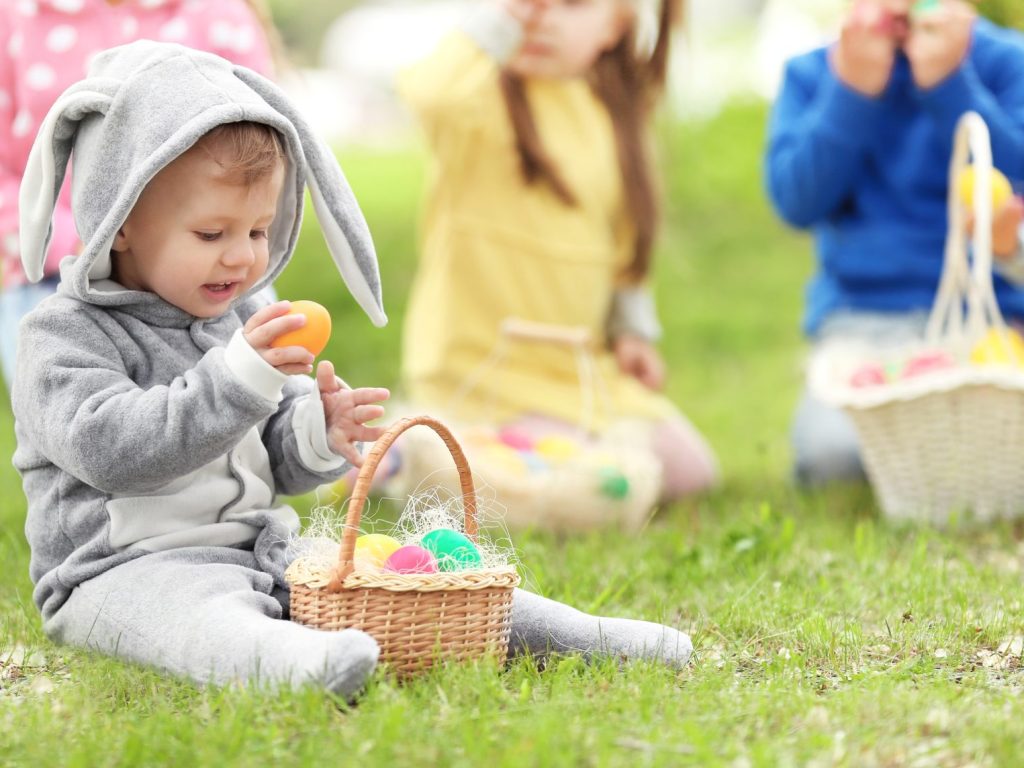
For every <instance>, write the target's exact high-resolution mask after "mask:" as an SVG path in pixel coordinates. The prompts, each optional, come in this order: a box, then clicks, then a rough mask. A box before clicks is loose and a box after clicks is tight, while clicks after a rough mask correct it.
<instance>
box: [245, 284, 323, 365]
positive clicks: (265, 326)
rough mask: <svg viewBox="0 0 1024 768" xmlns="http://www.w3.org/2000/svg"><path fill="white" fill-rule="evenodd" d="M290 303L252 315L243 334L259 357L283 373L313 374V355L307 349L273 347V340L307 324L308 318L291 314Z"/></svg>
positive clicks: (285, 302)
mask: <svg viewBox="0 0 1024 768" xmlns="http://www.w3.org/2000/svg"><path fill="white" fill-rule="evenodd" d="M290 308H291V302H288V301H278V302H275V303H274V304H271V305H269V306H266V307H263V308H262V309H260V310H259V311H257V312H255V313H253V316H252V317H250V318H249V320H248V321H247V322H246V324H245V327H243V328H242V335H243V336H245V340H246V341H247V342H249V346H251V347H252V348H253V349H255V350H256V352H257V353H259V356H260V357H262V358H263V359H264V360H266V361H267V363H269V364H270V365H272V366H274V367H275V368H277V370H279V371H280V372H281V373H286V374H288V375H293V374H300V373H312V371H313V353H312V352H310V351H309V350H308V349H306V348H305V347H277V348H274V347H271V346H270V345H271V343H273V341H274V339H276V338H277V337H278V336H282V335H283V334H286V333H289V332H291V331H294V330H298V329H299V328H301V327H302V326H304V325H305V324H306V317H305V315H299V314H295V315H289V314H288V310H289V309H290Z"/></svg>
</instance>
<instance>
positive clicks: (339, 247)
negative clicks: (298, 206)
mask: <svg viewBox="0 0 1024 768" xmlns="http://www.w3.org/2000/svg"><path fill="white" fill-rule="evenodd" d="M235 75H236V76H237V77H238V78H239V79H240V80H242V81H243V82H244V83H245V84H246V85H248V86H249V87H250V88H252V89H253V90H254V91H255V92H256V93H258V94H259V95H260V97H262V98H263V100H264V101H266V102H267V104H268V105H269V106H270V107H271V108H272V109H274V110H275V111H276V112H277V113H278V114H280V115H281V116H282V117H284V118H285V119H286V120H288V121H289V122H290V123H291V124H292V125H293V126H294V127H295V131H296V133H297V134H298V136H299V141H300V142H301V143H302V153H303V155H304V157H305V161H306V171H307V172H306V183H307V184H308V185H309V191H310V196H311V197H312V199H313V207H314V208H315V209H316V215H317V218H318V219H319V220H320V227H321V229H322V230H323V233H324V239H325V240H326V241H327V248H328V249H329V250H330V252H331V256H332V257H333V258H334V263H335V264H336V265H337V267H338V271H339V272H340V273H341V277H342V279H343V280H344V281H345V285H347V286H348V289H349V292H350V293H351V294H352V296H353V297H354V298H355V300H356V301H357V302H358V303H359V306H361V307H362V308H363V311H364V312H366V314H367V315H368V316H369V318H370V320H371V321H372V322H373V324H374V325H376V326H378V327H380V326H383V325H386V324H387V322H388V318H387V315H385V314H384V301H383V299H382V297H381V286H380V272H379V269H378V266H377V253H376V251H375V250H374V247H373V239H372V238H371V237H370V229H369V227H367V225H366V220H365V219H364V218H363V212H362V211H361V210H360V208H359V203H357V202H356V198H355V195H353V194H352V189H351V188H350V187H349V185H348V181H347V180H346V179H345V175H344V174H343V173H342V171H341V168H340V167H339V166H338V162H337V160H335V159H334V155H333V154H332V153H331V150H330V149H329V148H328V146H327V145H326V144H325V143H324V142H323V141H322V140H321V139H320V138H319V137H318V136H317V135H316V134H315V133H314V132H313V131H312V130H311V129H310V127H309V125H308V124H307V123H306V121H305V119H304V118H303V117H302V116H301V115H300V114H299V113H298V111H297V110H296V109H295V107H293V106H292V104H291V103H290V102H289V101H288V99H287V98H286V97H285V95H284V93H282V91H281V90H280V89H279V88H278V87H277V86H276V85H274V84H273V83H271V82H270V81H269V80H267V79H266V78H264V77H261V76H260V75H258V74H256V73H255V72H253V71H251V70H249V69H245V68H244V67H235Z"/></svg>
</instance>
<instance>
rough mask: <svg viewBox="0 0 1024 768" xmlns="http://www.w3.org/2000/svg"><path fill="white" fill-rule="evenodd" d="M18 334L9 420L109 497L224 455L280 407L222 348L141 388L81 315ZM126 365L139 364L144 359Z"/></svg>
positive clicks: (31, 321) (34, 320) (59, 310)
mask: <svg viewBox="0 0 1024 768" xmlns="http://www.w3.org/2000/svg"><path fill="white" fill-rule="evenodd" d="M51 307H52V308H50V309H49V311H47V312H35V313H32V314H30V315H29V316H28V317H26V319H25V320H24V322H23V323H22V326H21V334H20V339H19V345H18V373H17V381H16V383H15V392H14V400H15V413H16V418H17V419H18V421H19V426H20V428H21V429H22V430H24V434H25V435H27V436H28V438H29V439H30V440H31V441H32V443H33V444H34V445H35V446H36V447H37V448H38V450H39V451H40V452H42V453H43V454H44V455H45V456H47V457H48V458H49V459H50V461H52V462H53V463H54V464H56V465H57V466H59V467H60V468H61V469H63V470H65V471H66V472H68V473H69V474H71V475H73V476H74V477H76V478H79V479H80V480H82V481H84V482H86V483H88V484H89V485H91V486H93V487H95V488H97V489H99V490H101V491H104V492H106V493H145V492H147V491H152V490H155V489H157V488H160V487H162V486H164V485H166V484H167V483H169V482H171V481H172V480H174V479H175V478H179V477H182V476H184V475H186V474H188V473H190V472H193V471H195V470H197V469H199V468H200V467H202V466H204V465H206V464H208V463H209V462H211V461H213V460H214V459H216V458H217V457H219V456H222V455H224V454H225V453H227V452H228V451H229V450H231V448H232V447H233V446H235V445H236V444H237V443H238V441H239V440H240V439H241V438H242V436H243V435H245V433H246V432H247V431H248V430H250V429H251V428H252V427H253V426H255V425H257V424H259V423H260V422H262V421H263V420H264V419H266V418H267V417H268V416H270V415H271V414H273V413H274V412H275V411H276V410H277V407H278V404H277V402H276V400H272V399H268V398H266V397H264V396H262V395H260V394H259V393H257V392H256V391H254V390H252V389H251V388H249V387H247V386H246V385H245V384H244V383H243V382H242V381H240V380H239V379H238V378H237V377H236V376H235V375H234V374H232V373H231V371H230V369H229V368H228V367H227V365H226V363H225V361H224V350H223V348H214V349H211V350H210V351H209V352H208V353H207V354H206V355H205V356H204V357H203V358H202V359H201V360H200V361H199V362H198V364H197V365H196V366H195V367H194V368H191V369H190V370H188V371H185V372H184V373H183V374H182V375H180V376H177V377H175V378H174V379H173V380H172V381H170V382H168V383H167V384H164V385H158V386H153V387H150V388H148V389H142V388H141V387H139V386H138V385H137V384H136V383H135V382H134V381H133V380H132V378H131V376H130V374H129V363H128V362H126V358H127V359H128V360H131V356H132V352H133V350H131V349H120V348H118V345H117V344H115V343H114V341H113V340H112V338H111V337H110V336H108V335H107V333H106V332H105V331H104V329H103V328H102V327H101V326H100V323H99V322H98V320H97V318H96V317H94V316H93V315H92V314H91V313H90V312H89V311H87V310H85V311H83V310H82V309H81V308H80V307H78V306H76V307H68V306H64V307H61V306H56V307H53V305H51ZM138 357H139V359H138V360H131V365H141V364H144V362H145V360H144V356H143V355H141V354H139V355H138Z"/></svg>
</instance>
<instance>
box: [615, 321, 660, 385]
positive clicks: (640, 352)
mask: <svg viewBox="0 0 1024 768" xmlns="http://www.w3.org/2000/svg"><path fill="white" fill-rule="evenodd" d="M612 348H613V350H614V352H615V359H616V361H618V364H619V369H620V370H621V371H622V372H623V373H625V374H627V375H629V376H632V377H633V378H634V379H636V380H637V381H639V382H640V383H641V384H643V385H644V386H645V387H647V388H648V389H652V390H655V391H659V390H660V389H661V388H662V387H663V386H665V362H664V361H663V360H662V359H661V355H660V354H658V350H657V349H655V348H654V345H653V344H651V343H650V342H649V341H647V340H646V339H641V338H640V337H639V336H630V335H628V334H627V335H624V336H619V337H617V338H616V339H615V341H614V342H613V344H612Z"/></svg>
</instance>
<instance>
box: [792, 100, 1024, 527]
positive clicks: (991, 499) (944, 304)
mask: <svg viewBox="0 0 1024 768" xmlns="http://www.w3.org/2000/svg"><path fill="white" fill-rule="evenodd" d="M968 157H970V158H971V159H972V160H973V164H974V172H975V185H974V201H973V202H974V210H975V221H976V226H975V227H974V233H973V239H972V249H971V251H972V254H971V257H970V258H969V257H968V249H967V234H966V233H967V223H966V221H967V211H966V210H965V206H964V205H963V204H961V203H960V201H959V199H958V195H957V180H958V177H959V175H960V173H961V172H962V171H963V170H964V168H966V166H967V162H968ZM991 184H992V151H991V146H990V140H989V133H988V128H987V127H986V125H985V122H984V121H983V120H982V119H981V117H980V116H979V115H977V114H975V113H973V112H971V113H967V114H965V115H964V116H963V117H962V118H961V119H960V121H959V123H958V125H957V131H956V138H955V143H954V149H953V158H952V161H951V163H950V172H949V190H950V191H949V234H948V237H947V241H946V253H945V261H944V265H943V273H942V279H941V281H940V283H939V290H938V293H937V294H936V298H935V305H934V306H933V308H932V312H931V316H930V318H929V321H928V327H927V331H926V334H925V340H924V342H923V344H921V345H920V347H919V349H917V350H914V349H907V348H904V349H900V350H892V349H890V350H878V349H874V350H872V349H869V348H867V347H865V346H864V345H853V344H836V345H832V346H831V347H829V348H826V349H825V350H824V351H823V353H822V354H821V355H819V356H817V357H816V359H815V361H814V362H813V364H812V367H811V370H810V372H809V382H810V386H811V389H812V391H813V392H814V393H815V394H816V395H817V396H818V397H819V398H821V399H822V400H824V401H825V402H828V403H830V404H832V405H836V406H838V407H841V408H842V409H843V410H844V411H845V412H846V413H847V414H848V415H849V416H850V417H851V418H852V420H853V422H854V425H855V427H856V429H857V433H858V435H859V438H860V443H861V451H862V456H863V460H864V466H865V469H866V471H867V474H868V478H869V480H870V481H871V484H872V486H873V488H874V490H875V493H876V495H877V496H878V500H879V503H880V505H881V508H882V510H883V512H884V513H885V514H886V515H888V516H889V517H892V518H900V519H912V520H921V521H929V522H933V523H936V524H939V525H941V524H944V523H946V522H948V521H949V520H950V518H951V517H952V516H954V515H957V514H960V513H968V514H971V515H973V517H974V518H975V519H978V520H981V521H987V520H992V519H996V518H1000V517H1006V518H1009V517H1019V516H1021V515H1022V514H1024V467H1022V466H1021V464H1022V462H1021V459H1022V458H1024V371H1022V370H1021V369H1020V368H1014V367H1011V366H1008V365H1007V366H997V365H986V366H983V367H982V366H972V365H969V364H968V361H969V358H970V352H971V349H972V348H973V346H974V345H975V344H976V343H977V342H978V340H980V339H981V338H983V337H984V336H985V335H986V334H988V333H989V332H991V331H992V330H995V331H997V332H999V333H1000V336H999V338H1001V339H1003V340H1004V341H1003V343H1004V344H1006V343H1008V341H1006V339H1007V337H1006V325H1005V323H1004V321H1003V317H1002V315H1001V313H1000V311H999V307H998V304H997V303H996V298H995V293H994V291H993V288H992V197H991V194H990V190H991ZM924 349H929V350H933V349H939V350H942V351H945V352H947V353H949V354H950V355H951V356H952V357H953V358H954V360H956V361H957V362H958V363H959V365H958V366H957V367H954V368H948V369H946V370H941V371H936V372H932V373H929V374H927V375H924V376H920V377H915V378H909V379H903V380H897V381H894V382H891V383H887V384H884V385H878V386H872V387H863V388H857V387H854V386H853V385H852V384H851V381H850V379H851V376H852V374H853V372H854V371H855V370H856V369H857V367H858V365H862V364H863V363H864V362H865V361H867V360H869V359H871V355H872V354H873V355H874V359H875V360H880V359H881V360H884V359H885V358H886V356H888V357H890V358H891V359H898V358H899V357H904V358H905V357H906V356H907V355H910V354H913V353H914V352H915V351H922V350H924Z"/></svg>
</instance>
